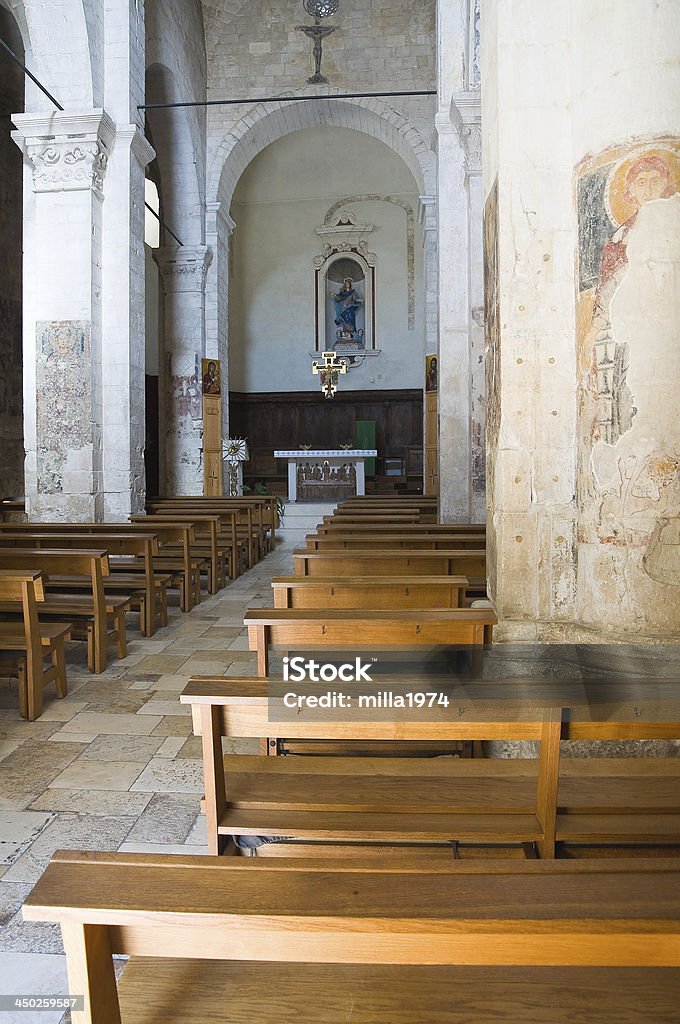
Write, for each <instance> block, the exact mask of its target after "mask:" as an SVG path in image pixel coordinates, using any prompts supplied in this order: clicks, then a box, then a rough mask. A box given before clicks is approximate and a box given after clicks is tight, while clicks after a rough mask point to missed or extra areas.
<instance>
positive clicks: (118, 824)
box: [0, 813, 131, 1024]
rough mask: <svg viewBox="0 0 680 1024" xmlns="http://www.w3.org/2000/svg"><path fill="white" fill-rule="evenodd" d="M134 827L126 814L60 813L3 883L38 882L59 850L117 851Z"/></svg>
mask: <svg viewBox="0 0 680 1024" xmlns="http://www.w3.org/2000/svg"><path fill="white" fill-rule="evenodd" d="M130 826H131V821H130V818H129V817H125V816H115V815H112V816H110V817H103V816H100V815H95V814H69V813H64V814H57V815H56V816H55V818H54V820H53V821H52V823H51V824H50V825H48V826H47V828H46V829H45V830H44V831H43V832H41V833H40V835H39V836H38V838H37V839H36V840H35V841H34V842H33V843H32V844H31V846H30V847H29V849H28V850H27V851H26V853H24V854H23V856H21V857H20V858H19V860H17V861H16V863H15V864H13V865H12V867H11V868H9V869H8V871H7V872H6V873H5V875H4V877H3V879H2V883H0V884H4V883H5V882H6V881H7V882H32V883H35V882H37V880H38V878H39V877H40V875H41V874H42V873H43V871H44V870H45V868H46V867H47V865H48V864H49V862H50V858H51V857H52V854H53V853H54V852H55V850H59V849H62V850H117V849H118V847H119V846H120V844H121V843H122V842H123V841H124V840H125V839H126V837H127V834H128V832H129V831H130ZM3 1024H4V1021H3Z"/></svg>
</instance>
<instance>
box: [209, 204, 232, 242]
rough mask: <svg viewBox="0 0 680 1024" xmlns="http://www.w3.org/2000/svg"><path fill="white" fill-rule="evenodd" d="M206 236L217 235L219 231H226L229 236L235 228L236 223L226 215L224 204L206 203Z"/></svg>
mask: <svg viewBox="0 0 680 1024" xmlns="http://www.w3.org/2000/svg"><path fill="white" fill-rule="evenodd" d="M205 210H206V234H208V235H218V234H220V231H226V232H227V235H229V236H231V235H233V233H234V229H235V228H236V221H235V220H232V218H231V217H230V216H229V214H228V213H227V210H226V207H225V205H224V203H221V202H219V200H218V201H216V202H214V203H206V204H205Z"/></svg>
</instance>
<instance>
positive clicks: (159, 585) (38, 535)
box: [0, 523, 173, 637]
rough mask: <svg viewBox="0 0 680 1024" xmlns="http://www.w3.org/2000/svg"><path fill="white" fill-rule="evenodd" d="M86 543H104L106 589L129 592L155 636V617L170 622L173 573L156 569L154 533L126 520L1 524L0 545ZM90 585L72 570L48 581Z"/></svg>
mask: <svg viewBox="0 0 680 1024" xmlns="http://www.w3.org/2000/svg"><path fill="white" fill-rule="evenodd" d="M88 538H90V539H89V540H88ZM88 544H89V545H91V546H95V545H96V546H97V547H99V546H102V547H106V550H107V551H108V553H109V556H110V558H109V568H110V569H112V570H113V572H112V573H111V575H109V576H107V577H106V578H105V581H104V591H105V592H106V593H107V594H110V595H113V596H115V595H120V594H121V593H125V594H126V595H127V596H129V598H130V603H131V606H132V607H133V608H136V609H138V610H139V616H140V629H141V632H142V635H143V636H146V637H150V636H153V634H154V632H155V630H156V620H157V619H158V622H159V624H160V625H161V626H165V625H167V623H168V601H167V589H168V587H169V586H170V584H171V583H172V580H173V576H172V575H171V574H170V573H161V572H158V571H157V570H156V567H155V565H154V558H155V557H156V555H157V554H158V550H159V547H158V537H157V535H156V534H155V533H145V532H143V531H142V530H141V529H136V530H135V529H133V528H132V527H131V526H130V525H129V524H127V523H70V524H65V523H23V524H21V526H17V524H15V523H13V524H12V526H11V528H10V529H0V546H7V545H9V546H17V547H66V548H72V547H81V548H82V547H83V546H84V545H88ZM88 586H89V584H88V583H87V581H82V580H78V579H77V577H74V576H69V575H63V576H53V577H52V580H51V582H49V583H48V589H50V588H61V589H62V590H67V591H73V590H82V589H87V588H88Z"/></svg>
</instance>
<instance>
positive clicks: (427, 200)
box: [418, 196, 437, 232]
mask: <svg viewBox="0 0 680 1024" xmlns="http://www.w3.org/2000/svg"><path fill="white" fill-rule="evenodd" d="M418 200H419V202H418V223H419V224H420V226H421V227H422V229H423V231H426V232H427V231H436V230H437V198H436V196H418Z"/></svg>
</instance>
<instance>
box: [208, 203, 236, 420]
mask: <svg viewBox="0 0 680 1024" xmlns="http://www.w3.org/2000/svg"><path fill="white" fill-rule="evenodd" d="M235 227H236V224H235V223H234V221H233V220H232V219H231V217H230V216H229V214H228V213H227V211H226V209H225V207H224V204H223V203H221V202H214V203H206V236H205V240H206V244H207V246H208V248H209V249H211V250H212V252H213V253H214V258H213V260H212V262H211V263H210V266H209V267H208V274H207V279H206V286H205V355H206V358H214V359H219V360H220V361H221V363H222V437H229V247H230V245H231V236H232V234H233V232H234V228H235Z"/></svg>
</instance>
